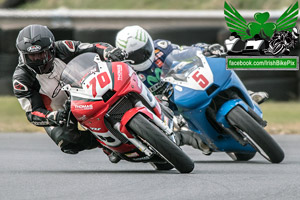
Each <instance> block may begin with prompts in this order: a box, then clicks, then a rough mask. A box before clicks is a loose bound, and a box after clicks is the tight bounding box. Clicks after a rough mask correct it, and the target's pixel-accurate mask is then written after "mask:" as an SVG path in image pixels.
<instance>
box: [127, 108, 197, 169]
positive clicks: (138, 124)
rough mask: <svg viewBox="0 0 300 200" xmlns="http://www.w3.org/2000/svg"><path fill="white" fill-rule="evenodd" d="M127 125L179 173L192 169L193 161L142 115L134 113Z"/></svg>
mask: <svg viewBox="0 0 300 200" xmlns="http://www.w3.org/2000/svg"><path fill="white" fill-rule="evenodd" d="M128 127H129V128H130V129H131V130H132V131H133V132H134V133H135V134H136V135H138V136H139V137H141V138H142V139H143V140H145V142H146V143H147V144H148V145H149V146H150V147H151V148H152V149H154V150H155V151H156V152H157V153H158V154H159V155H160V156H161V157H162V158H163V159H165V160H166V161H167V162H169V163H170V164H171V165H173V166H174V167H175V168H176V169H177V170H178V171H179V172H180V173H190V172H191V171H193V169H194V162H193V161H192V160H191V159H190V158H189V157H188V156H187V155H186V154H185V153H184V152H183V151H182V150H181V149H180V148H179V147H178V146H177V145H176V144H175V143H174V142H172V141H171V140H170V139H169V138H168V137H167V136H166V135H165V134H164V132H163V131H162V130H161V129H159V128H158V127H157V126H156V125H155V124H153V123H152V122H150V121H149V120H147V119H146V118H145V117H144V116H143V115H141V114H139V113H138V114H136V115H135V116H134V117H133V118H132V119H131V120H130V122H129V123H128ZM164 167H165V166H164ZM168 167H170V165H168Z"/></svg>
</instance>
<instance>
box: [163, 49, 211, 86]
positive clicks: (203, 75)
mask: <svg viewBox="0 0 300 200" xmlns="http://www.w3.org/2000/svg"><path fill="white" fill-rule="evenodd" d="M197 56H198V57H199V58H200V59H201V61H202V64H203V67H202V66H201V67H200V66H199V67H196V68H195V69H194V70H193V71H192V72H191V73H189V74H188V75H187V77H186V80H177V79H175V78H174V77H172V76H168V77H166V78H164V79H163V81H166V82H169V83H172V84H175V85H179V86H183V87H187V88H191V89H194V90H205V89H206V88H208V87H209V86H210V85H211V84H212V83H213V82H214V76H213V73H212V71H211V69H210V67H209V65H208V63H207V60H206V58H205V56H204V55H203V54H202V52H201V51H197ZM184 64H186V63H183V65H184Z"/></svg>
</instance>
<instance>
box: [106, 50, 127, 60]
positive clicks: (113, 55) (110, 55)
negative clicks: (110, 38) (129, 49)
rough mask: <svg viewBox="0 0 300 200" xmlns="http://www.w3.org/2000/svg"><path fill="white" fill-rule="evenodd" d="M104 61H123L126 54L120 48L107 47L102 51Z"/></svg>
mask: <svg viewBox="0 0 300 200" xmlns="http://www.w3.org/2000/svg"><path fill="white" fill-rule="evenodd" d="M103 56H104V59H105V60H109V61H123V60H125V59H126V58H127V53H126V52H125V51H123V50H122V49H120V48H112V47H108V48H106V49H105V50H104V55H103Z"/></svg>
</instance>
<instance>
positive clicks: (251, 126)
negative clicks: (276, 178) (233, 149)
mask: <svg viewBox="0 0 300 200" xmlns="http://www.w3.org/2000/svg"><path fill="white" fill-rule="evenodd" d="M227 119H228V121H229V123H230V124H231V125H232V126H234V127H236V128H237V131H239V132H240V133H241V135H242V136H243V137H244V138H245V139H247V141H248V142H249V143H250V144H251V145H252V147H253V148H255V149H256V150H257V151H258V152H259V153H260V154H261V155H262V156H263V157H265V158H266V159H267V160H269V161H270V162H272V163H280V162H281V161H282V160H283V159H284V153H283V151H282V149H281V147H280V146H279V145H278V144H277V143H276V142H275V141H274V139H273V138H272V137H271V136H270V135H269V133H268V132H267V131H266V130H265V129H264V128H263V127H262V126H261V125H260V124H259V123H257V121H255V120H254V119H253V118H252V117H251V116H250V115H249V114H248V113H247V112H246V111H245V110H244V109H243V108H241V107H239V106H236V107H235V108H233V109H232V110H231V111H230V112H229V113H228V115H227Z"/></svg>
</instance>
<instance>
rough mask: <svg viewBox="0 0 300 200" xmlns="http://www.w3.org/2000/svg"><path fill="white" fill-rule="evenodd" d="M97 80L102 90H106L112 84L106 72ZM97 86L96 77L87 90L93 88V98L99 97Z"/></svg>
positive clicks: (99, 75)
mask: <svg viewBox="0 0 300 200" xmlns="http://www.w3.org/2000/svg"><path fill="white" fill-rule="evenodd" d="M97 80H98V83H99V85H100V87H101V88H104V87H105V86H107V85H108V84H109V83H110V79H109V76H108V75H107V73H106V72H102V73H101V74H98V76H97ZM96 84H97V82H96V77H94V78H93V79H92V80H91V81H90V82H89V84H88V85H87V88H89V87H92V94H93V97H95V96H97V91H96Z"/></svg>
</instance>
